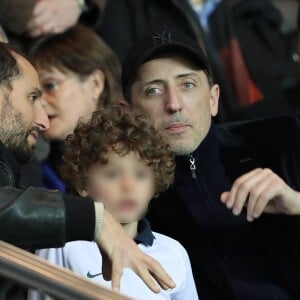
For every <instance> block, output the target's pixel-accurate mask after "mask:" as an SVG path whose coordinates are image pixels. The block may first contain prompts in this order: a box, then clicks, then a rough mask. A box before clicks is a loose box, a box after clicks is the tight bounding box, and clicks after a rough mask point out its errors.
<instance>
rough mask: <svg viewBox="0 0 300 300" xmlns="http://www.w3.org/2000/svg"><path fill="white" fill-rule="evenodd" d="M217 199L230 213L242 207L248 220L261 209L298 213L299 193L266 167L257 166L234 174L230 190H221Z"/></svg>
mask: <svg viewBox="0 0 300 300" xmlns="http://www.w3.org/2000/svg"><path fill="white" fill-rule="evenodd" d="M221 201H222V202H223V203H224V204H225V205H226V206H227V207H228V208H229V209H232V212H233V214H234V215H240V213H241V212H242V209H243V208H244V207H246V209H247V220H248V221H249V222H251V221H253V220H254V219H256V218H259V217H260V215H261V214H262V213H273V214H276V213H283V214H286V215H300V193H299V192H297V191H295V190H293V189H292V188H290V187H289V186H288V185H287V184H286V183H285V182H284V181H283V180H282V179H281V178H280V177H279V176H278V175H277V174H275V173H274V172H273V171H272V170H270V169H268V168H265V169H262V168H257V169H254V170H252V171H250V172H248V173H246V174H244V175H242V176H240V177H239V178H237V179H236V180H235V181H234V183H233V185H232V188H231V190H230V191H226V192H224V193H222V194H221Z"/></svg>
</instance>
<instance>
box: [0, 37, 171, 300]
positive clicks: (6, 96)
mask: <svg viewBox="0 0 300 300" xmlns="http://www.w3.org/2000/svg"><path fill="white" fill-rule="evenodd" d="M0 116H1V119H0V141H1V143H0V186H2V187H1V188H0V199H1V201H0V224H1V226H0V240H4V241H7V242H9V243H12V244H14V245H17V246H20V247H23V248H27V249H28V248H29V249H39V248H47V247H58V246H62V245H64V244H65V243H66V242H68V241H73V240H95V241H96V242H97V243H98V244H99V245H100V247H101V248H102V249H103V250H104V251H105V252H106V253H107V254H108V258H109V259H110V260H111V261H112V275H111V276H112V285H113V288H115V289H118V288H119V282H120V277H121V275H122V270H123V268H125V267H129V268H131V269H133V271H134V272H136V273H137V274H138V275H139V276H140V277H141V278H142V279H143V280H144V281H145V283H146V284H147V285H148V286H149V288H151V289H152V290H153V291H154V292H158V291H159V288H158V286H157V284H156V283H155V282H154V280H153V278H154V279H156V281H157V283H158V284H159V285H160V286H161V287H162V288H164V289H168V288H169V287H173V286H174V284H173V282H172V280H171V278H170V277H169V276H168V275H167V274H166V273H165V271H164V270H163V269H162V268H161V266H160V265H159V264H158V263H157V262H156V261H155V260H153V259H152V258H150V257H148V256H146V255H144V254H143V253H142V252H141V250H140V249H139V248H138V247H137V246H136V245H135V244H134V242H133V241H132V240H131V239H130V238H129V237H128V236H127V235H126V234H125V232H124V231H123V230H122V229H121V227H120V224H118V223H117V222H115V221H114V219H113V218H112V216H111V215H110V214H109V213H108V212H107V211H106V210H105V209H104V208H103V205H102V204H101V203H95V204H94V202H93V201H92V199H88V198H84V199H83V198H80V197H73V196H70V195H66V194H62V193H60V192H56V191H48V190H45V189H38V188H28V189H25V190H20V189H16V188H13V187H15V185H16V178H17V175H18V170H17V160H19V161H23V162H24V161H26V160H28V159H30V157H31V154H32V151H33V149H34V147H35V145H36V142H37V138H38V134H39V132H40V131H45V130H47V129H48V127H49V120H48V117H47V115H46V113H45V111H44V108H43V99H42V92H41V88H40V84H39V80H38V75H37V72H36V70H35V69H34V68H33V66H32V65H31V64H30V63H29V62H28V61H27V60H26V59H25V58H24V57H23V56H21V55H19V54H17V52H16V51H14V50H11V49H10V48H9V46H7V45H6V44H4V43H0ZM0 298H1V299H23V298H25V293H24V292H23V291H20V289H17V288H16V286H15V285H14V284H13V283H11V282H8V281H6V280H3V279H2V280H0Z"/></svg>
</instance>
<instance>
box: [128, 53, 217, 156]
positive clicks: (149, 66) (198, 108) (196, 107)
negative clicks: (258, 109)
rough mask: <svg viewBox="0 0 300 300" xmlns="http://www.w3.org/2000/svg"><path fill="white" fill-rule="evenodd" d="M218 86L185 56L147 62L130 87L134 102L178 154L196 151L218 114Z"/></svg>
mask: <svg viewBox="0 0 300 300" xmlns="http://www.w3.org/2000/svg"><path fill="white" fill-rule="evenodd" d="M218 98H219V86H218V85H213V86H212V87H210V86H209V84H208V80H207V77H206V75H205V73H204V72H203V71H201V70H198V68H196V67H195V66H194V65H193V64H192V63H191V62H190V61H189V60H187V59H186V58H184V57H178V56H172V55H169V56H168V57H159V58H155V59H153V60H150V61H148V62H146V63H144V64H143V65H142V66H141V67H140V68H139V70H138V73H137V78H136V80H135V82H133V84H132V88H131V102H132V105H133V106H134V107H136V108H139V109H140V110H141V111H142V113H144V114H145V115H146V116H147V117H148V118H150V120H151V121H152V124H153V126H154V127H155V128H156V129H158V130H160V131H161V132H162V133H163V134H164V137H165V138H166V140H167V142H168V143H169V145H170V146H171V149H172V150H173V151H174V152H175V153H176V154H177V155H184V154H189V153H191V152H193V151H194V150H195V149H196V148H197V147H198V146H199V144H200V143H201V142H202V140H203V139H204V137H205V136H206V134H207V132H208V130H209V127H210V125H211V116H215V115H216V114H217V112H218Z"/></svg>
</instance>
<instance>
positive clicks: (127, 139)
mask: <svg viewBox="0 0 300 300" xmlns="http://www.w3.org/2000/svg"><path fill="white" fill-rule="evenodd" d="M111 150H113V151H115V152H116V153H117V154H119V155H121V156H124V155H126V154H128V153H129V152H131V151H133V152H135V153H137V154H139V156H140V158H141V159H142V160H143V161H144V162H145V164H146V165H147V166H149V167H151V168H152V169H153V170H154V174H155V184H156V190H155V194H156V195H157V194H158V193H160V192H162V191H164V190H166V189H167V188H168V186H169V185H170V184H171V183H172V182H173V178H174V169H175V162H174V154H173V153H172V152H171V151H170V149H169V147H168V145H167V144H166V143H165V142H164V140H163V138H162V136H161V134H160V133H159V132H158V131H156V130H155V129H154V128H153V127H152V126H151V125H150V123H149V121H148V120H147V119H146V118H145V117H144V116H142V115H140V114H138V113H136V112H134V111H129V110H128V111H126V112H122V111H121V109H120V108H119V107H118V106H109V107H107V108H103V109H101V110H99V111H95V112H94V113H93V115H92V117H91V119H90V121H89V122H82V121H80V122H79V124H78V125H77V127H76V129H75V130H74V133H73V134H71V135H69V136H68V137H67V139H66V143H65V150H64V155H63V160H64V163H63V165H62V167H61V176H62V178H63V180H65V182H66V183H67V185H68V186H69V187H70V189H71V190H73V189H74V190H83V189H85V188H86V180H87V175H88V170H89V168H90V167H91V166H92V165H93V164H95V163H101V164H107V163H108V159H107V153H108V152H109V151H111Z"/></svg>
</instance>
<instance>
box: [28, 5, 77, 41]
mask: <svg viewBox="0 0 300 300" xmlns="http://www.w3.org/2000/svg"><path fill="white" fill-rule="evenodd" d="M80 14H81V10H80V7H79V5H78V1H77V0H63V1H61V0H39V1H37V3H36V5H35V7H34V8H33V12H32V16H31V18H30V19H29V21H28V23H27V33H28V35H29V36H30V37H38V36H41V35H44V34H49V33H61V32H64V31H65V30H67V29H68V28H70V27H72V26H73V25H75V24H76V23H77V21H78V19H79V17H80Z"/></svg>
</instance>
